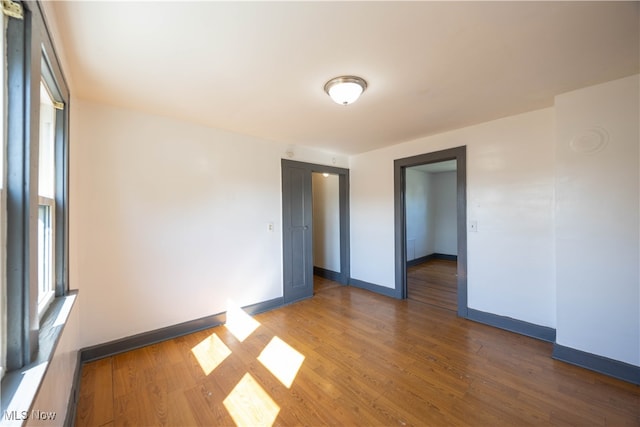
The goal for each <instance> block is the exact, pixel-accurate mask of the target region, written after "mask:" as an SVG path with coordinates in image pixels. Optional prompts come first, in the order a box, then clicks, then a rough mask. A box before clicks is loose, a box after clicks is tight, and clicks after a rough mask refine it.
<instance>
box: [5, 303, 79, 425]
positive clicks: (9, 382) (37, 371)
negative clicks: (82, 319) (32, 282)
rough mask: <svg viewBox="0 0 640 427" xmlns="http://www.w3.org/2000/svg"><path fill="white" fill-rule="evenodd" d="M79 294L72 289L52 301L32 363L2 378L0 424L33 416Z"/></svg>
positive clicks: (13, 422) (10, 423)
mask: <svg viewBox="0 0 640 427" xmlns="http://www.w3.org/2000/svg"><path fill="white" fill-rule="evenodd" d="M77 296H78V291H71V292H69V293H68V294H67V295H65V296H63V297H58V298H55V299H54V300H53V301H52V302H51V306H50V307H49V309H48V310H47V313H46V314H45V315H44V316H43V317H42V325H41V327H40V334H39V338H38V344H39V349H38V356H37V357H36V359H35V360H34V361H33V362H32V363H30V364H29V365H27V366H25V367H23V368H21V369H18V370H15V371H11V372H7V373H6V374H5V375H4V378H2V392H1V393H2V394H1V398H0V402H1V403H0V405H1V406H2V413H1V414H0V417H1V418H0V424H1V425H3V426H4V425H22V424H23V422H24V421H26V419H27V418H28V417H29V416H30V413H31V406H32V405H33V403H34V401H35V398H36V396H37V394H38V390H39V389H40V385H41V384H42V381H43V379H44V376H45V374H46V373H47V368H48V367H49V363H50V362H51V359H53V355H54V353H55V350H56V347H57V345H58V342H59V341H60V337H61V336H62V332H63V330H64V327H65V325H66V323H67V320H68V319H69V314H70V313H71V309H72V308H73V305H74V303H75V301H76V299H77Z"/></svg>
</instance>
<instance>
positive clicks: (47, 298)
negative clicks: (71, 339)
mask: <svg viewBox="0 0 640 427" xmlns="http://www.w3.org/2000/svg"><path fill="white" fill-rule="evenodd" d="M40 206H48V207H49V212H50V215H51V218H50V219H49V221H50V223H51V225H50V229H49V233H50V235H49V239H50V244H51V255H50V257H49V258H50V259H49V266H50V268H49V283H50V284H51V289H49V290H48V291H47V293H46V294H45V295H44V297H41V295H40V289H38V316H39V317H40V319H42V316H43V315H44V313H46V311H47V308H49V306H50V305H51V302H52V301H53V299H54V297H55V295H56V286H55V259H56V253H55V252H56V242H55V239H56V232H55V224H56V202H55V200H54V199H52V198H50V197H44V196H38V207H40ZM38 262H40V260H38Z"/></svg>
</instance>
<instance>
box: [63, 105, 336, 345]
mask: <svg viewBox="0 0 640 427" xmlns="http://www.w3.org/2000/svg"><path fill="white" fill-rule="evenodd" d="M73 108H74V109H73V111H72V114H73V120H72V121H71V123H72V128H71V144H72V145H71V156H72V159H71V172H70V175H71V195H70V200H71V213H70V222H71V225H70V228H71V229H70V234H71V237H70V239H71V242H70V250H71V254H70V256H71V271H70V273H71V279H70V280H71V284H72V287H77V288H78V289H80V292H81V295H82V304H81V305H80V307H79V308H80V324H81V325H82V327H81V346H88V345H93V344H98V343H103V342H106V341H110V340H113V339H117V338H122V337H126V336H130V335H133V334H137V333H140V332H146V331H150V330H154V329H157V328H161V327H165V326H169V325H175V324H177V323H180V322H185V321H189V320H193V319H197V318H200V317H203V316H208V315H211V314H215V313H220V312H222V311H225V310H226V306H227V300H233V301H234V302H235V303H236V304H239V305H241V306H244V305H248V304H253V303H257V302H261V301H267V300H270V299H273V298H277V297H281V296H282V231H281V226H280V225H281V218H282V214H281V206H282V202H281V169H280V160H281V158H282V157H287V158H292V159H293V160H301V161H312V162H315V163H324V164H334V161H335V165H336V166H339V167H345V166H347V159H346V158H344V157H335V156H332V155H330V154H327V153H316V152H313V151H311V150H303V149H297V148H296V149H294V150H292V151H293V154H291V153H290V154H286V152H287V151H291V150H290V147H287V146H284V145H280V144H276V143H272V142H268V141H263V140H257V139H255V138H250V137H246V136H240V135H235V134H231V133H226V132H222V131H218V130H214V129H210V128H205V127H202V126H197V125H192V124H189V123H185V122H180V121H176V120H173V119H169V118H166V117H159V116H152V115H148V114H144V113H139V112H135V111H129V110H122V109H118V108H112V107H108V106H104V105H97V104H93V103H90V102H85V101H79V100H76V101H75V102H74V103H73ZM269 223H273V224H274V225H275V229H274V231H269V230H268V224H269Z"/></svg>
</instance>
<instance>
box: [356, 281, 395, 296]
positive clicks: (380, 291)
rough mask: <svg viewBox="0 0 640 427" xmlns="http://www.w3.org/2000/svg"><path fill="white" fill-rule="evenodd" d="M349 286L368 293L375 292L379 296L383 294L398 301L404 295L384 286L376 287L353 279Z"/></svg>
mask: <svg viewBox="0 0 640 427" xmlns="http://www.w3.org/2000/svg"><path fill="white" fill-rule="evenodd" d="M349 285H351V286H353V287H356V288H360V289H365V290H367V291H371V292H375V293H377V294H381V295H384V296H387V297H391V298H397V299H400V298H402V295H401V294H400V293H399V292H397V291H396V290H395V289H394V288H387V287H384V286H380V285H375V284H373V283H369V282H365V281H363V280H358V279H353V278H352V279H349Z"/></svg>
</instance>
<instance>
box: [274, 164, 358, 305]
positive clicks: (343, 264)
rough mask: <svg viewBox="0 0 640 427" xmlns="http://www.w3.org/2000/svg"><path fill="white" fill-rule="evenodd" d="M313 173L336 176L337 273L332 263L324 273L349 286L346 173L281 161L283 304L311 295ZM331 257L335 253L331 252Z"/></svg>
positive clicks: (347, 177)
mask: <svg viewBox="0 0 640 427" xmlns="http://www.w3.org/2000/svg"><path fill="white" fill-rule="evenodd" d="M314 173H320V174H324V173H326V174H329V175H331V174H333V175H335V176H336V177H337V184H338V185H337V187H338V202H337V203H338V218H339V219H338V223H339V251H337V256H338V258H339V270H336V271H333V270H331V268H335V265H334V264H331V265H332V267H330V268H323V270H324V271H325V273H327V274H330V275H331V279H332V280H334V281H335V282H338V283H340V284H343V285H346V284H347V283H348V280H349V277H350V263H349V170H348V169H343V168H338V167H334V166H325V165H317V164H311V163H304V162H297V161H293V160H286V159H282V258H283V260H282V261H283V262H282V263H283V301H284V303H285V304H288V303H292V302H295V301H299V300H302V299H305V298H309V297H311V296H313V291H314V289H313V288H314V286H313V282H314V244H315V242H314V240H315V239H314V238H313V231H314V221H313V185H312V181H313V174H314ZM322 178H324V176H322ZM334 202H335V200H334ZM332 203H333V202H332ZM332 255H336V253H335V252H333V254H332ZM325 265H327V264H325ZM316 271H319V270H316Z"/></svg>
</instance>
